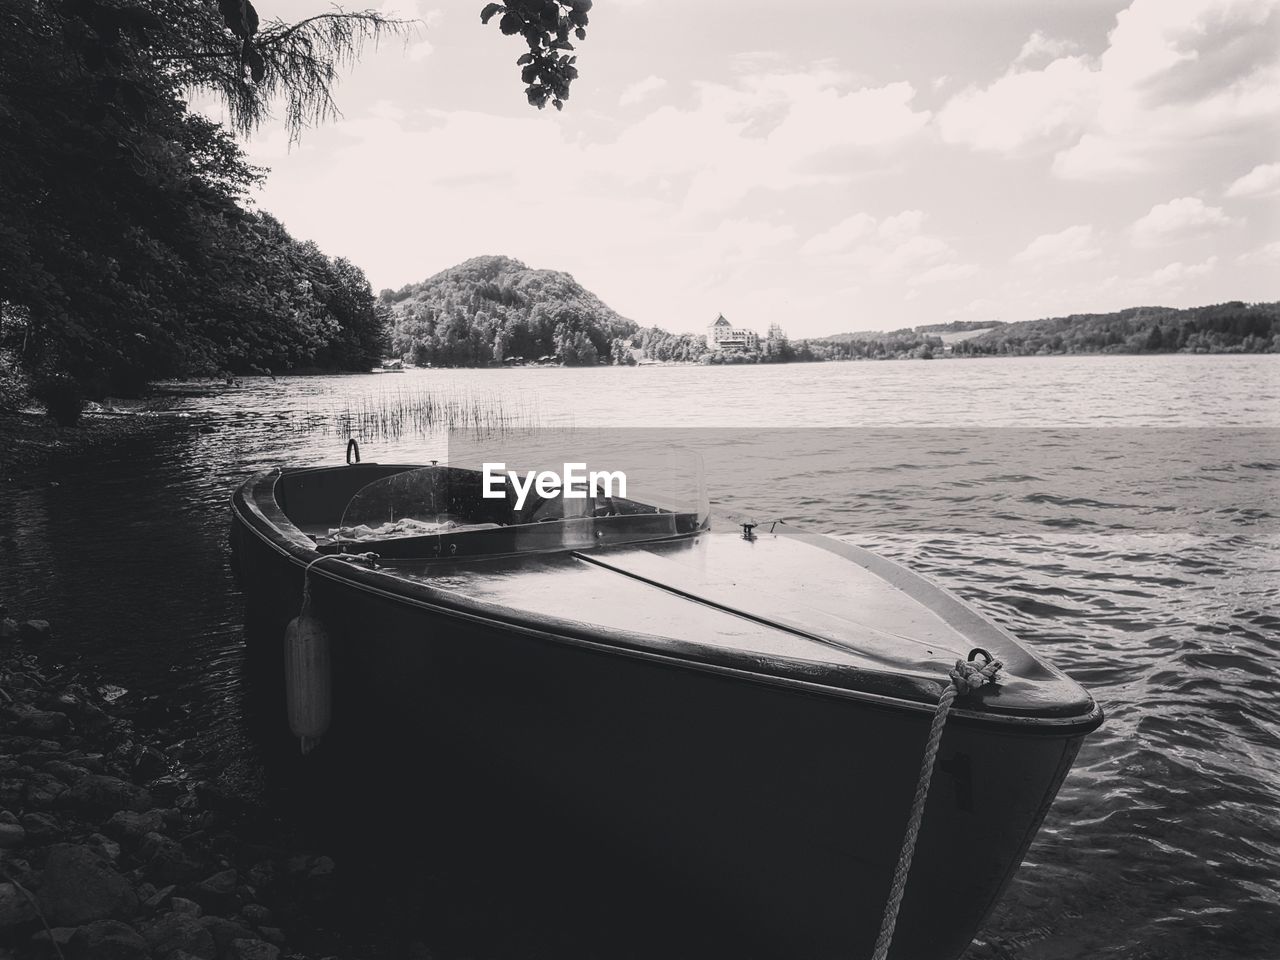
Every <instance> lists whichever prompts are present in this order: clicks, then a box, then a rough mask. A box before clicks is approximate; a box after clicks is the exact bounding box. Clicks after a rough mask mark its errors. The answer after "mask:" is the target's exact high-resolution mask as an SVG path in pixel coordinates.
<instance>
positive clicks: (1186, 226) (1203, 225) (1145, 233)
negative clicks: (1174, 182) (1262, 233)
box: [1131, 197, 1234, 247]
mask: <svg viewBox="0 0 1280 960" xmlns="http://www.w3.org/2000/svg"><path fill="white" fill-rule="evenodd" d="M1233 222H1234V221H1233V220H1232V219H1231V218H1230V217H1228V216H1227V215H1226V214H1225V213H1223V212H1222V208H1221V207H1209V206H1206V205H1205V203H1204V201H1203V200H1201V199H1199V198H1198V197H1178V198H1177V199H1176V200H1170V201H1169V202H1168V203H1157V204H1156V205H1155V206H1154V207H1152V208H1151V210H1150V211H1149V212H1148V213H1147V214H1146V216H1144V217H1141V218H1139V219H1138V220H1137V221H1135V222H1134V224H1133V227H1132V228H1131V230H1132V233H1133V240H1134V243H1136V244H1138V245H1139V246H1144V247H1150V246H1157V245H1159V244H1162V243H1172V242H1174V241H1177V240H1187V239H1192V238H1195V237H1201V236H1204V235H1206V234H1209V233H1213V232H1214V231H1216V230H1219V229H1221V228H1222V227H1225V226H1228V225H1230V224H1231V223H1233Z"/></svg>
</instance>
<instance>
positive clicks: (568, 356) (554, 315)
mask: <svg viewBox="0 0 1280 960" xmlns="http://www.w3.org/2000/svg"><path fill="white" fill-rule="evenodd" d="M380 299H381V301H382V303H383V304H385V305H386V306H387V307H389V308H390V313H391V350H392V353H393V354H395V355H396V356H404V357H408V358H410V359H412V360H413V361H414V362H415V363H418V364H427V363H431V364H434V365H436V366H466V367H473V366H487V365H489V364H500V363H503V362H505V361H511V360H513V359H515V358H517V357H522V358H524V359H525V360H536V359H538V358H539V357H547V356H557V357H559V358H560V360H561V361H562V362H564V363H565V364H568V365H570V366H575V365H587V364H594V363H598V362H609V360H610V358H611V356H612V355H613V354H614V353H619V354H620V353H621V351H622V350H623V349H624V347H623V345H622V341H623V340H625V339H627V338H629V337H631V336H632V334H634V333H635V332H636V329H637V328H636V324H635V323H633V322H632V321H630V320H628V319H626V318H625V317H622V316H619V315H618V314H617V313H616V312H615V311H613V310H612V309H610V308H609V307H608V306H606V305H605V303H604V302H603V301H602V300H601V299H600V298H599V297H597V296H596V295H595V294H593V293H592V292H591V291H589V290H586V289H584V288H583V287H582V285H581V284H579V283H578V282H577V281H576V280H574V279H573V277H571V276H569V274H567V273H561V272H559V271H556V270H533V269H530V268H529V267H527V266H525V265H524V264H523V263H521V262H520V261H519V260H513V259H511V258H510V257H474V258H472V259H470V260H467V261H465V262H463V263H460V264H458V265H457V266H456V267H450V268H449V269H448V270H444V271H441V272H440V273H437V274H436V275H435V276H434V277H431V278H430V279H427V280H424V281H422V282H421V283H414V284H410V285H409V286H407V287H402V288H401V289H399V290H396V291H391V290H384V291H383V292H382V294H381V297H380Z"/></svg>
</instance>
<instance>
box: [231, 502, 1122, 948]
mask: <svg viewBox="0 0 1280 960" xmlns="http://www.w3.org/2000/svg"><path fill="white" fill-rule="evenodd" d="M249 498H251V493H250V494H249V495H248V498H247V497H246V491H242V492H241V494H240V495H238V497H237V501H236V506H235V509H234V510H233V515H234V523H233V533H232V536H233V547H234V552H235V555H236V560H237V564H238V568H239V573H240V577H241V582H242V583H243V584H244V588H245V591H246V594H247V596H248V599H249V600H250V602H251V604H252V606H253V608H254V610H255V611H256V612H255V616H258V617H260V618H265V619H266V620H268V621H270V622H271V623H273V624H275V625H276V627H273V628H270V629H266V630H263V631H259V635H260V636H261V637H263V639H262V641H261V642H263V643H264V644H266V645H267V649H266V650H265V651H264V652H265V654H266V655H267V656H268V657H269V656H272V653H271V649H270V648H271V646H272V645H273V644H274V646H275V649H278V648H279V640H278V637H279V636H281V635H282V630H283V624H284V623H285V622H286V621H287V620H288V619H289V617H291V616H294V615H296V613H297V611H298V607H299V603H300V598H301V590H302V578H303V569H304V566H305V564H306V563H307V562H309V561H310V560H313V559H315V557H316V556H318V555H317V554H315V553H314V552H313V551H308V549H307V547H306V545H305V544H304V543H302V542H301V541H299V540H298V539H297V538H296V537H290V536H288V535H281V534H280V533H279V531H277V530H275V529H274V528H273V526H272V524H271V523H270V521H269V518H264V517H263V516H262V515H261V514H260V513H258V512H257V511H255V510H254V509H252V508H251V506H250V504H249V502H248V499H249ZM328 567H337V568H340V569H336V570H328V569H326V568H328ZM322 571H323V573H322ZM313 576H314V577H315V580H314V582H313V587H312V595H313V603H314V605H315V608H316V612H317V613H318V615H319V616H320V617H321V618H322V619H323V621H324V623H325V625H326V628H327V629H328V630H329V632H330V633H331V635H332V636H333V637H334V643H335V650H334V662H335V678H336V685H335V718H336V719H335V722H336V723H338V724H341V723H342V722H343V711H344V710H349V711H350V710H358V709H360V707H359V703H360V701H361V699H362V698H364V699H367V698H369V697H370V696H375V697H376V698H377V699H378V701H379V702H380V703H381V704H382V705H384V706H386V707H387V708H389V709H391V710H393V711H394V712H395V714H396V715H397V716H398V717H399V718H400V720H401V724H400V726H399V729H400V730H401V732H402V735H403V736H404V737H405V738H406V742H407V743H413V742H417V741H419V740H420V738H419V737H418V735H417V733H416V731H430V732H431V735H432V739H433V740H435V741H442V742H445V743H448V744H450V745H451V746H452V747H453V748H454V750H455V751H457V752H459V753H462V754H465V755H466V756H468V757H469V758H470V761H471V762H472V763H475V764H478V765H480V766H482V767H485V768H487V769H488V770H490V771H492V773H493V778H494V780H495V781H496V782H499V783H503V784H505V785H506V788H507V789H509V790H510V791H511V792H512V798H513V802H515V803H520V802H522V801H523V799H525V798H527V799H529V800H531V801H534V800H536V802H538V803H541V804H543V805H545V806H548V807H551V808H555V809H557V810H559V811H560V812H561V813H562V814H563V815H564V816H565V817H566V818H568V819H570V820H571V821H573V822H574V823H575V825H576V826H577V827H578V828H579V829H580V830H584V831H587V832H589V833H595V834H598V835H599V836H601V837H603V838H607V842H608V844H609V846H610V847H611V848H612V849H614V850H616V851H617V853H618V855H619V856H620V857H623V858H627V859H628V860H631V861H633V862H635V863H637V864H640V865H642V866H643V867H644V868H645V869H646V870H647V871H649V872H650V873H651V874H653V875H657V876H661V877H663V878H666V879H667V880H668V881H669V883H670V884H671V885H672V887H674V888H677V889H679V890H681V891H683V892H684V895H685V896H686V897H688V898H690V900H691V901H692V902H697V903H705V904H706V905H707V910H708V915H712V914H714V915H715V916H717V917H720V918H725V917H728V918H730V922H732V924H733V925H734V928H735V931H736V933H737V934H738V936H739V937H742V936H746V937H747V938H748V939H749V940H750V942H751V943H752V944H753V945H754V948H755V950H756V952H757V955H759V956H777V957H813V958H827V957H831V958H835V957H841V958H845V957H850V956H855V957H856V956H869V955H870V951H871V948H872V945H873V943H874V941H875V937H876V932H877V929H878V925H879V922H880V915H881V912H882V909H883V905H884V903H885V900H886V898H887V896H888V893H889V888H890V884H891V878H892V874H893V869H894V865H895V861H896V857H897V853H898V847H899V844H900V842H901V838H902V834H903V832H904V829H905V826H906V822H907V817H908V813H909V810H910V807H911V800H912V795H913V792H914V788H915V782H916V777H917V773H918V770H919V766H920V760H921V755H922V752H923V750H924V745H925V741H926V738H927V736H928V729H929V724H930V719H931V713H932V711H931V710H930V709H928V708H927V707H924V706H923V705H921V704H912V703H905V702H898V701H895V700H894V699H893V698H892V697H884V696H875V695H864V694H858V693H855V692H851V691H848V690H838V689H833V688H831V687H829V686H827V685H825V684H822V683H816V682H815V683H806V682H803V681H795V680H792V681H787V682H783V681H781V680H779V679H777V678H771V677H767V676H764V675H758V674H753V673H751V672H750V671H746V670H740V669H732V668H726V667H724V666H723V665H715V664H702V663H698V662H695V661H691V660H689V659H685V658H680V657H672V656H664V655H662V654H661V653H660V652H652V651H638V650H620V649H618V648H617V647H614V646H611V645H609V644H605V643H595V642H592V641H591V639H590V638H589V637H583V636H581V635H579V636H566V635H562V634H557V633H556V632H554V631H547V630H545V629H541V628H539V626H538V625H537V624H529V623H524V624H517V623H512V622H509V621H503V620H500V619H494V618H490V617H486V616H483V615H477V614H476V613H475V612H474V611H466V610H458V609H448V608H446V607H444V606H441V605H439V604H437V603H434V602H432V600H431V598H430V597H429V596H428V595H414V594H412V593H401V592H397V591H393V590H388V589H385V588H383V587H382V586H380V585H379V584H378V582H377V578H376V577H374V576H371V575H369V574H367V573H366V572H364V571H361V570H359V569H357V568H348V567H346V566H345V565H344V564H341V563H333V562H331V563H329V564H322V565H321V567H320V568H317V570H316V571H315V573H314V574H313ZM275 629H279V630H280V631H281V633H274V630H275ZM273 636H274V637H275V638H277V639H274V640H273V639H272V638H273ZM1099 720H1100V716H1089V717H1079V718H1072V719H1070V720H1062V721H1059V722H1053V723H1017V722H998V721H993V720H991V719H990V718H981V717H973V716H966V715H964V714H963V713H961V714H957V715H955V716H953V718H952V719H951V720H950V721H949V723H948V725H947V728H946V732H945V734H944V737H943V741H942V745H941V749H940V751H939V760H938V766H937V769H936V772H935V775H934V779H933V784H932V789H931V792H930V795H929V799H928V804H927V807H926V810H925V816H924V820H923V825H922V829H921V833H920V838H919V843H918V846H917V849H916V854H915V859H914V862H913V865H912V869H911V874H910V882H909V884H908V886H907V891H906V896H905V899H904V901H903V905H902V910H901V913H900V917H899V921H898V927H897V933H896V935H895V938H894V945H893V949H892V951H891V953H890V956H892V957H897V958H902V960H906V958H912V960H947V958H955V957H958V956H959V955H960V954H961V953H962V952H963V951H964V949H965V948H966V947H967V946H968V944H969V943H970V941H971V940H972V938H973V936H974V935H975V933H976V932H977V930H978V928H979V926H980V925H981V923H982V921H983V918H984V917H985V916H986V914H987V913H988V911H989V910H990V909H991V907H992V906H993V905H994V903H995V902H996V900H997V899H998V897H999V895H1000V893H1001V891H1002V890H1003V889H1004V887H1005V885H1006V884H1007V883H1008V882H1009V880H1010V878H1011V877H1012V875H1013V872H1014V871H1015V870H1016V868H1017V866H1018V864H1019V863H1020V862H1021V859H1022V856H1023V854H1024V852H1025V850H1026V848H1027V846H1028V844H1029V843H1030V841H1031V839H1032V838H1033V837H1034V835H1035V833H1036V830H1037V829H1038V828H1039V826H1040V823H1041V821H1042V820H1043V818H1044V816H1045V813H1046V811H1047V810H1048V807H1049V805H1050V803H1051V802H1052V800H1053V797H1054V795H1055V794H1056V792H1057V790H1058V787H1059V786H1060V784H1061V782H1062V780H1063V778H1064V776H1065V775H1066V773H1067V771H1068V770H1069V769H1070V766H1071V763H1072V760H1073V759H1074V757H1075V755H1076V752H1077V750H1078V749H1079V746H1080V743H1081V741H1082V740H1083V737H1084V735H1085V734H1086V733H1087V732H1088V731H1089V730H1091V729H1093V727H1095V726H1096V725H1097V722H1098V721H1099Z"/></svg>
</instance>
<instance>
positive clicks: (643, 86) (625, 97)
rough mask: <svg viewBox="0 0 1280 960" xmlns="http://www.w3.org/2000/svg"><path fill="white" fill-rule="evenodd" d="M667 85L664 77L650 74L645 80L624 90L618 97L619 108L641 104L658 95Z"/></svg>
mask: <svg viewBox="0 0 1280 960" xmlns="http://www.w3.org/2000/svg"><path fill="white" fill-rule="evenodd" d="M666 85H667V81H666V80H664V79H663V78H662V77H658V76H654V75H653V74H650V75H649V76H647V77H645V78H644V79H643V80H637V81H636V82H635V83H633V84H631V85H630V86H629V87H627V88H626V89H625V90H623V91H622V95H621V96H620V97H618V106H620V107H626V106H630V105H631V104H633V103H639V102H640V101H641V100H644V99H645V98H647V97H648V96H649V95H650V94H653V93H657V92H658V91H659V90H661V89H662V88H663V87H665V86H666Z"/></svg>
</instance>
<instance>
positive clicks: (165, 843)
mask: <svg viewBox="0 0 1280 960" xmlns="http://www.w3.org/2000/svg"><path fill="white" fill-rule="evenodd" d="M138 856H139V858H140V859H141V860H142V862H143V864H144V867H143V873H145V874H146V876H147V878H148V879H150V880H153V881H155V882H157V883H185V882H186V881H188V880H192V879H194V878H195V877H196V876H198V875H199V873H200V870H201V866H200V864H199V862H198V861H196V859H195V858H194V857H192V856H191V855H190V854H188V853H187V851H186V850H185V849H184V848H183V846H182V844H180V843H178V841H177V840H172V839H170V838H169V837H166V836H165V835H164V834H162V833H148V834H147V835H146V837H144V838H143V841H142V847H141V848H140V849H139V851H138Z"/></svg>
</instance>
